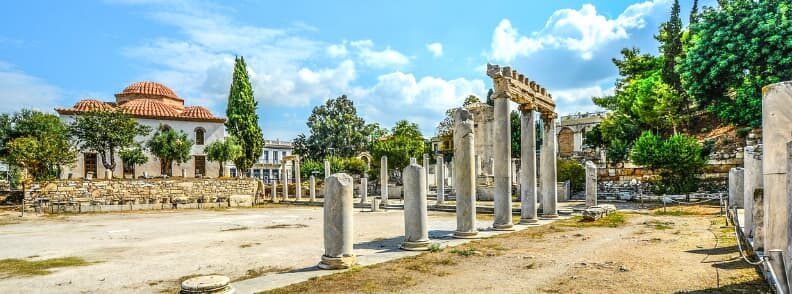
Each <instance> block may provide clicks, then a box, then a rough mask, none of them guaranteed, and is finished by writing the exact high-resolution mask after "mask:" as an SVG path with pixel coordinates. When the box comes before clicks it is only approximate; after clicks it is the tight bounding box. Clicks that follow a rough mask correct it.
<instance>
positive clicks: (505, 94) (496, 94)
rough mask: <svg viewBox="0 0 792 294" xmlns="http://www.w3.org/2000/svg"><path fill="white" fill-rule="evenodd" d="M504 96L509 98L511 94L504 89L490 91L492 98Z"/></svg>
mask: <svg viewBox="0 0 792 294" xmlns="http://www.w3.org/2000/svg"><path fill="white" fill-rule="evenodd" d="M500 98H506V99H509V100H511V95H510V94H509V93H508V92H506V91H501V92H495V93H492V99H493V100H494V99H500Z"/></svg>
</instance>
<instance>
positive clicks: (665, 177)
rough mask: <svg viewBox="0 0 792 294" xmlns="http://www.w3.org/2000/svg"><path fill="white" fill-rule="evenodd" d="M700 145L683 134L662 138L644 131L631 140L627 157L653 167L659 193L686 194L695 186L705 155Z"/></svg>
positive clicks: (696, 185) (704, 161)
mask: <svg viewBox="0 0 792 294" xmlns="http://www.w3.org/2000/svg"><path fill="white" fill-rule="evenodd" d="M702 154H703V152H702V147H701V144H700V143H699V142H698V141H696V139H695V138H693V137H691V136H687V135H683V134H677V135H672V136H671V137H669V138H668V139H663V138H661V137H660V136H657V135H655V134H653V133H652V132H649V131H647V132H644V133H643V134H641V136H640V137H639V138H638V139H637V140H635V144H633V147H632V150H631V151H630V158H631V159H632V161H633V163H635V164H638V165H643V166H646V167H648V168H650V169H652V170H656V171H658V172H659V175H660V183H661V188H663V190H665V191H662V192H668V193H689V192H693V191H695V190H696V189H697V187H698V182H699V179H698V174H700V173H701V172H702V171H703V169H704V165H706V158H704V157H703V156H702Z"/></svg>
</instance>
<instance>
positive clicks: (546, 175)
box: [539, 112, 558, 218]
mask: <svg viewBox="0 0 792 294" xmlns="http://www.w3.org/2000/svg"><path fill="white" fill-rule="evenodd" d="M555 117H556V114H555V113H553V112H549V113H542V122H543V129H544V130H543V131H544V133H543V134H542V146H541V150H540V157H539V160H540V161H541V167H540V171H541V172H540V176H541V180H542V217H547V218H555V217H558V211H557V208H556V204H557V202H558V198H557V197H558V196H557V194H558V187H557V186H556V140H557V139H558V138H557V137H556V132H555V129H556V127H555Z"/></svg>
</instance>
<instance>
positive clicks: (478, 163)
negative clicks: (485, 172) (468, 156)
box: [473, 154, 481, 177]
mask: <svg viewBox="0 0 792 294" xmlns="http://www.w3.org/2000/svg"><path fill="white" fill-rule="evenodd" d="M473 160H475V163H474V165H473V167H474V168H473V172H474V174H473V175H474V176H476V177H478V176H479V175H481V158H480V157H479V155H478V154H476V155H474V156H473Z"/></svg>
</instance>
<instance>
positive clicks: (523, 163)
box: [520, 109, 538, 224]
mask: <svg viewBox="0 0 792 294" xmlns="http://www.w3.org/2000/svg"><path fill="white" fill-rule="evenodd" d="M520 112H521V114H522V115H521V116H520V146H521V147H520V170H521V172H520V224H533V223H536V222H537V221H538V218H537V216H536V114H535V113H534V110H533V109H521V110H520Z"/></svg>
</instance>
